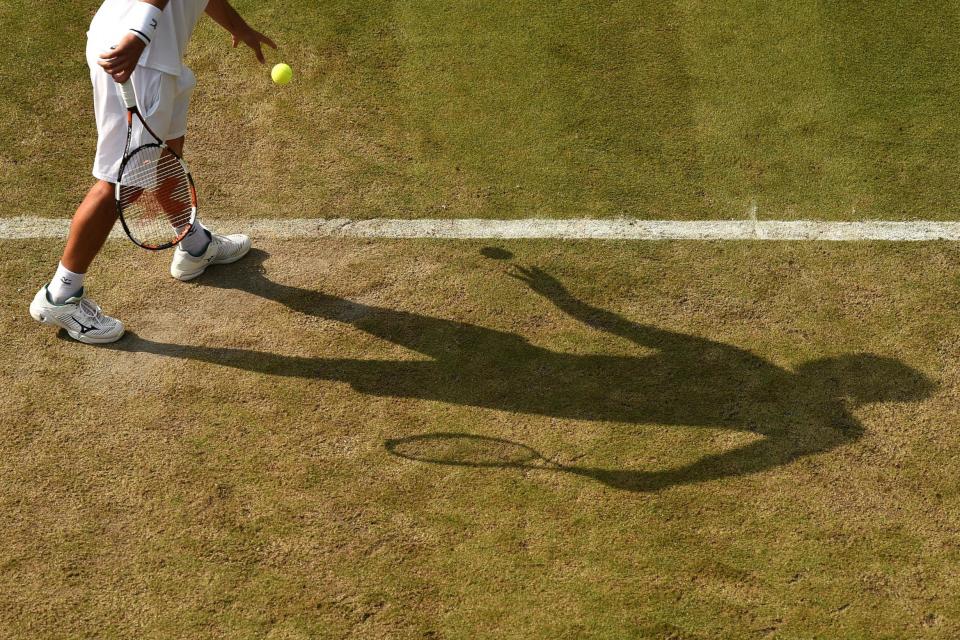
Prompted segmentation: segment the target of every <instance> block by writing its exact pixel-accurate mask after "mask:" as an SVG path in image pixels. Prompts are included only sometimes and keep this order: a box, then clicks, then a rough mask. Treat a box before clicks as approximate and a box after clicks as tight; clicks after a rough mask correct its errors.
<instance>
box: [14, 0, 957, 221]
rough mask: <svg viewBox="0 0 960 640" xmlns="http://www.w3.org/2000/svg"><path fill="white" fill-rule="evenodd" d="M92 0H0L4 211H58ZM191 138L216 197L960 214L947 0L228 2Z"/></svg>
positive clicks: (77, 145)
mask: <svg viewBox="0 0 960 640" xmlns="http://www.w3.org/2000/svg"><path fill="white" fill-rule="evenodd" d="M93 5H95V3H91V2H80V1H79V0H70V1H67V2H60V3H56V5H54V4H51V3H40V4H39V5H37V3H31V2H25V1H23V0H10V1H8V2H5V3H3V6H2V7H0V43H2V45H3V47H4V51H5V54H6V55H5V56H4V59H3V62H2V63H0V77H2V78H3V82H4V89H5V91H4V95H3V96H2V97H0V170H2V171H0V215H3V216H11V215H18V214H28V215H42V216H57V217H63V216H66V215H69V214H70V213H71V212H72V209H73V208H74V207H75V205H76V203H77V201H78V199H79V198H80V196H81V194H82V193H83V191H84V189H85V188H86V187H87V186H88V183H89V178H88V174H89V167H90V164H91V158H92V150H93V145H94V139H93V135H94V132H93V127H92V115H91V113H90V109H91V107H90V104H89V103H90V95H89V93H90V89H89V86H88V85H89V81H88V78H87V70H86V66H85V63H84V60H83V49H84V35H83V34H84V31H85V27H86V24H87V22H88V21H89V17H90V15H91V13H92V12H93V8H94V7H93ZM238 5H239V7H240V8H241V10H242V11H243V12H244V14H246V15H247V16H248V17H249V19H250V21H251V22H252V23H253V24H254V25H256V26H259V27H261V28H262V29H263V30H264V31H266V32H267V33H269V34H270V35H272V36H274V37H275V39H276V40H277V41H278V42H279V43H280V44H281V45H282V50H281V52H280V53H279V54H277V55H276V56H274V60H278V59H283V60H286V61H288V62H290V63H291V64H292V65H293V67H294V70H295V73H296V80H295V83H294V84H293V85H291V86H289V87H287V88H284V89H277V88H275V87H273V86H272V85H271V84H270V83H269V80H268V76H267V73H266V70H265V69H260V68H257V67H256V65H253V64H251V57H250V56H249V55H248V54H247V53H246V52H234V51H232V50H230V49H229V46H228V43H227V37H226V35H225V34H223V33H221V32H219V31H218V29H217V28H216V27H215V26H214V25H213V24H212V23H211V22H210V21H205V23H204V24H203V25H202V26H201V28H200V29H199V31H198V33H197V36H196V41H195V42H194V45H193V47H192V49H191V52H190V55H189V63H190V64H191V66H193V67H194V68H195V70H196V71H197V72H198V75H199V77H200V88H199V90H198V93H197V95H196V101H195V103H194V108H193V115H192V121H191V130H190V134H189V136H190V140H189V143H188V144H189V153H190V155H191V157H192V158H193V160H194V168H195V172H196V174H197V178H198V180H199V183H200V189H201V193H202V204H203V208H204V211H206V212H207V213H210V214H215V215H217V216H233V217H247V216H250V217H253V216H270V217H295V216H309V217H312V216H347V217H354V218H365V217H372V216H402V217H428V216H432V217H531V216H550V217H572V216H587V217H600V218H603V217H612V216H637V217H646V218H739V217H743V216H744V215H745V212H746V211H747V209H748V208H749V207H750V206H751V204H752V203H754V202H755V203H756V204H757V206H758V209H759V213H760V215H761V217H768V218H785V219H795V218H816V219H838V220H846V219H860V218H883V219H901V218H929V219H954V218H956V215H955V211H954V210H955V208H956V206H957V202H958V195H960V194H958V187H957V186H956V185H957V182H958V181H957V180H956V175H957V169H956V167H957V166H958V159H960V158H958V153H960V152H958V151H957V149H958V148H960V121H958V117H957V115H956V114H957V109H956V105H957V104H958V102H960V95H958V87H960V76H958V73H960V72H958V71H957V69H958V64H957V63H958V51H960V49H958V47H960V45H958V44H957V43H958V42H960V28H958V22H957V8H958V7H957V5H956V3H953V2H950V3H928V2H926V3H924V2H909V3H906V4H905V3H903V2H889V1H882V2H873V3H868V4H863V3H854V2H819V3H809V2H785V3H775V4H771V3H767V2H750V1H740V2H727V3H702V2H694V1H690V0H681V1H678V2H675V3H667V4H663V3H660V4H657V3H627V2H602V1H594V0H591V1H589V2H572V1H566V0H564V1H562V2H554V3H548V4H542V3H541V4H538V3H530V2H516V1H514V2H498V3H486V4H483V3H479V4H478V3H467V2H438V1H425V2H408V1H396V2H385V1H373V0H371V1H369V2H358V1H356V0H350V1H347V0H333V1H330V2H322V3H307V2H303V1H302V0H278V1H277V2H270V3H257V2H252V1H249V0H247V1H244V2H239V3H238Z"/></svg>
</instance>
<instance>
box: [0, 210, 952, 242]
mask: <svg viewBox="0 0 960 640" xmlns="http://www.w3.org/2000/svg"><path fill="white" fill-rule="evenodd" d="M751 218H753V216H751ZM203 220H204V223H205V224H207V225H208V226H210V227H211V228H214V229H216V230H218V231H221V232H225V233H234V232H243V233H249V234H250V235H252V236H253V237H255V238H288V239H297V238H336V237H341V238H438V239H459V240H471V239H476V240H483V239H489V240H510V239H523V238H553V239H564V240H765V241H769V240H793V241H797V240H820V241H840V242H850V241H863V240H883V241H891V242H924V241H932V240H951V241H957V240H960V222H935V221H929V220H912V221H902V222H894V221H879V220H862V221H859V222H820V221H814V220H792V221H776V220H760V221H758V220H756V219H750V220H634V219H615V220H593V219H572V220H555V219H543V218H535V219H529V220H477V219H464V220H395V219H389V218H376V219H372V220H348V219H345V218H297V219H291V220H236V219H208V218H204V219H203ZM68 224H69V223H68V221H66V220H54V219H50V218H30V217H19V218H0V240H16V239H20V240H22V239H34V238H63V237H64V236H65V235H66V233H67V228H68ZM112 237H114V238H122V237H123V232H122V231H120V229H119V228H116V229H114V232H113V234H112Z"/></svg>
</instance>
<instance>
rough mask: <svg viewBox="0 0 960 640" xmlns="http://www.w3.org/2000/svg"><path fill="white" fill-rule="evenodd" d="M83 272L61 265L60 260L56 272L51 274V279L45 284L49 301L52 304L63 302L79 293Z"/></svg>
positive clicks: (81, 287)
mask: <svg viewBox="0 0 960 640" xmlns="http://www.w3.org/2000/svg"><path fill="white" fill-rule="evenodd" d="M84 275H86V274H83V273H74V272H73V271H70V269H67V268H66V267H65V266H63V263H62V262H61V263H60V264H59V266H57V272H56V273H55V274H54V275H53V280H51V281H50V284H49V285H48V286H47V293H48V294H49V295H50V302H52V303H53V304H63V303H64V302H66V301H67V300H68V299H69V298H72V297H73V296H75V295H77V294H78V293H80V290H81V289H83V276H84Z"/></svg>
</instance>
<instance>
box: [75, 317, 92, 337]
mask: <svg viewBox="0 0 960 640" xmlns="http://www.w3.org/2000/svg"><path fill="white" fill-rule="evenodd" d="M70 319H71V320H73V321H74V322H76V323H77V326H78V327H80V335H84V334H86V333H87V332H88V331H93V330H94V329H96V327H94V326H89V327H88V326H87V325H85V324H83V323H82V322H80V321H79V320H77V319H76V318H74V317H73V316H70Z"/></svg>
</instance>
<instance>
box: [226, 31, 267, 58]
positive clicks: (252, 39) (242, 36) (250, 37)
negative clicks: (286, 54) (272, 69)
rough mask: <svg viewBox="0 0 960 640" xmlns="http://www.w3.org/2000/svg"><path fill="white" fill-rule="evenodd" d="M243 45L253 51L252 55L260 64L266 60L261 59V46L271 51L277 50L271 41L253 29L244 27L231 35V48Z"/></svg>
mask: <svg viewBox="0 0 960 640" xmlns="http://www.w3.org/2000/svg"><path fill="white" fill-rule="evenodd" d="M241 42H242V43H243V44H245V45H247V46H248V47H250V48H251V49H253V55H255V56H257V60H258V61H259V62H260V64H263V63H264V62H266V61H267V60H266V58H264V57H263V47H262V45H267V46H268V47H271V48H273V49H276V48H277V45H275V44H274V43H273V40H271V39H270V38H268V37H267V36H265V35H263V34H262V33H260V32H259V31H257V30H255V29H251V28H250V27H245V28H244V29H242V30H241V31H238V32H237V33H235V34H233V48H234V49H236V48H237V45H238V44H240V43H241Z"/></svg>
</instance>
